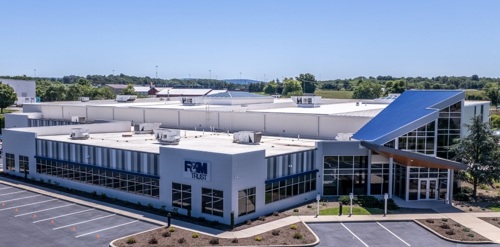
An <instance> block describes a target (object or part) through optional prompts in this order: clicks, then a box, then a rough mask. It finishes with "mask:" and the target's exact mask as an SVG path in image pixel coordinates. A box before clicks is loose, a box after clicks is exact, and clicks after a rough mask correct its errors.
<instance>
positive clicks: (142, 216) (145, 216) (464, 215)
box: [0, 177, 500, 243]
mask: <svg viewBox="0 0 500 247" xmlns="http://www.w3.org/2000/svg"><path fill="white" fill-rule="evenodd" d="M0 183H2V184H5V185H10V186H14V187H18V188H22V189H25V190H29V191H33V192H36V193H40V194H44V195H48V196H51V197H54V198H59V199H62V200H66V201H71V202H75V203H79V204H82V205H86V206H90V207H95V208H99V209H102V210H106V211H108V212H113V213H116V214H120V215H124V216H128V217H132V218H136V219H139V220H142V221H147V222H151V223H154V224H157V225H159V226H165V225H166V217H163V216H159V215H155V214H150V213H146V212H142V211H138V210H134V209H130V208H125V207H121V206H117V205H114V204H109V203H104V202H100V201H97V200H92V199H89V198H83V197H79V196H75V195H72V194H68V193H64V192H60V191H55V190H51V189H48V188H44V187H40V186H37V185H32V184H27V183H24V182H21V181H17V180H12V179H8V178H5V177H0ZM429 205H430V206H432V204H429ZM420 206H422V205H420ZM435 206H436V207H438V208H436V209H437V210H438V211H440V212H441V213H428V214H388V215H387V216H386V217H384V216H383V215H352V216H351V217H349V216H348V215H343V216H323V215H321V216H319V217H316V216H312V215H301V216H289V217H286V218H282V219H279V220H275V221H272V222H267V223H265V224H261V225H258V226H254V227H250V228H247V229H244V230H241V231H234V232H223V231H221V230H217V229H213V228H209V227H204V226H199V225H195V224H192V223H187V222H184V221H178V220H175V219H172V224H173V225H175V226H176V227H180V228H185V229H187V230H191V231H197V232H200V233H203V234H206V235H210V236H216V237H220V238H246V237H251V236H255V235H258V234H262V233H264V232H268V231H272V230H273V229H277V228H280V227H284V226H288V225H291V224H295V223H298V222H305V223H314V222H354V221H409V220H416V219H441V218H450V219H452V220H454V221H456V222H458V223H460V224H462V225H464V226H465V227H468V228H470V229H472V230H474V231H475V232H477V233H479V234H481V235H482V236H484V237H486V238H488V239H490V240H491V241H493V242H496V243H500V228H498V227H496V226H493V225H490V224H489V223H487V222H485V221H483V220H481V219H479V218H478V217H498V218H500V212H484V213H477V212H476V213H469V212H456V210H454V208H453V207H452V206H450V205H446V206H444V205H443V204H442V203H436V204H435Z"/></svg>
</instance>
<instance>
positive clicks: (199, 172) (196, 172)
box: [183, 160, 210, 181]
mask: <svg viewBox="0 0 500 247" xmlns="http://www.w3.org/2000/svg"><path fill="white" fill-rule="evenodd" d="M183 175H184V177H185V178H192V179H196V180H203V181H210V163H208V162H201V161H192V160H185V161H184V174H183Z"/></svg>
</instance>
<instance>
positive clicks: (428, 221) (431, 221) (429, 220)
mask: <svg viewBox="0 0 500 247" xmlns="http://www.w3.org/2000/svg"><path fill="white" fill-rule="evenodd" d="M425 222H427V223H431V224H434V220H433V219H426V220H425Z"/></svg>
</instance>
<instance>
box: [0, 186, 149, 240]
mask: <svg viewBox="0 0 500 247" xmlns="http://www.w3.org/2000/svg"><path fill="white" fill-rule="evenodd" d="M0 222H2V223H1V226H0V239H1V240H0V241H1V244H0V245H1V246H108V244H109V243H110V242H111V241H112V240H114V239H116V238H120V237H123V236H127V235H130V234H133V233H137V232H142V231H146V230H150V229H154V228H157V227H158V225H155V224H152V223H148V222H144V221H139V220H136V219H132V218H128V217H125V216H121V215H117V214H113V213H109V212H106V211H102V210H99V209H96V208H91V207H87V206H82V205H79V204H76V203H72V202H68V201H64V200H60V199H56V198H52V197H49V196H45V195H41V194H38V193H34V192H30V191H27V190H23V189H19V188H15V187H11V186H7V185H4V184H0Z"/></svg>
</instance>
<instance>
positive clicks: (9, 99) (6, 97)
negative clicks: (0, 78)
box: [0, 82, 17, 114]
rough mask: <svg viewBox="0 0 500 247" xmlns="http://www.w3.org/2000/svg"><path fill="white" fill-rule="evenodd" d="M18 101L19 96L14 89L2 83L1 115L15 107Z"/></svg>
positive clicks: (0, 87)
mask: <svg viewBox="0 0 500 247" xmlns="http://www.w3.org/2000/svg"><path fill="white" fill-rule="evenodd" d="M16 100H17V94H16V92H14V89H13V88H12V87H11V86H9V85H7V84H2V83H1V82H0V113H1V114H3V109H5V108H7V107H9V106H11V105H13V104H14V102H16Z"/></svg>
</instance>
